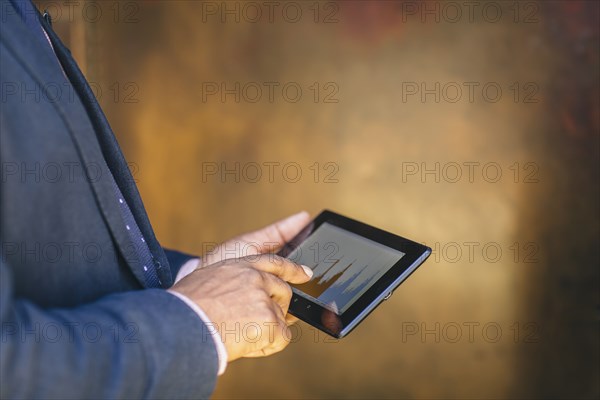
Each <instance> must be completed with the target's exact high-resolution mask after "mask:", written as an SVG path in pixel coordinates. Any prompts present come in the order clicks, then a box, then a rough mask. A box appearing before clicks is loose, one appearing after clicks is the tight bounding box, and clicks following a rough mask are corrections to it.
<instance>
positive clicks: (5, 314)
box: [0, 257, 218, 399]
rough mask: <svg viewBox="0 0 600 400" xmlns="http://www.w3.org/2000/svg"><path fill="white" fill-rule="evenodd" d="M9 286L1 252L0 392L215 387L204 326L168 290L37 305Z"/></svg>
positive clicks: (203, 391) (152, 394)
mask: <svg viewBox="0 0 600 400" xmlns="http://www.w3.org/2000/svg"><path fill="white" fill-rule="evenodd" d="M12 286H13V283H12V278H11V270H10V268H9V267H8V266H7V265H6V264H5V263H4V260H3V259H2V257H0V322H1V324H2V341H1V351H0V382H1V385H0V387H1V389H0V397H1V398H62V399H67V398H77V399H81V398H91V397H94V398H172V397H173V395H174V393H176V394H177V397H178V398H206V397H209V396H210V394H211V392H212V390H213V389H214V385H215V381H216V376H217V368H218V359H217V353H216V349H215V346H214V343H213V340H212V338H211V336H210V333H209V331H208V330H207V327H206V326H205V325H204V324H203V323H202V321H201V320H200V318H198V317H197V316H196V314H195V313H194V311H192V310H191V309H190V308H189V307H188V306H187V305H186V304H184V303H183V302H182V301H181V300H179V299H178V298H177V297H175V296H173V295H171V294H170V293H167V292H166V291H164V290H161V289H148V290H141V291H131V292H124V293H120V294H113V295H108V296H106V297H103V298H101V299H100V300H98V301H96V302H93V303H89V304H86V305H82V306H79V307H75V308H71V309H42V308H39V307H38V306H36V305H34V304H33V303H31V302H29V301H27V300H24V299H19V298H15V297H14V296H13V287H12ZM65 382H67V384H65Z"/></svg>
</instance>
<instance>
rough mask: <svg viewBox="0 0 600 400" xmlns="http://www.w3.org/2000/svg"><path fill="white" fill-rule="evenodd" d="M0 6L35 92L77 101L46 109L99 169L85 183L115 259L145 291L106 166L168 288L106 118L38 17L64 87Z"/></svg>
mask: <svg viewBox="0 0 600 400" xmlns="http://www.w3.org/2000/svg"><path fill="white" fill-rule="evenodd" d="M1 3H2V4H1V5H2V14H3V21H2V24H1V25H2V26H1V32H2V41H3V42H4V43H5V44H6V46H7V47H8V48H9V49H10V50H11V52H12V53H13V54H14V55H15V57H17V59H19V61H20V62H21V63H22V64H23V67H24V68H25V69H26V70H27V71H28V72H29V73H30V74H31V75H32V76H33V77H34V79H35V80H36V81H37V82H38V83H39V85H40V87H42V88H43V87H46V85H48V83H50V82H52V83H55V84H57V85H58V84H59V82H60V85H64V84H66V85H69V84H72V85H73V87H74V88H75V91H76V93H77V95H78V97H79V98H78V99H73V98H70V97H71V96H66V95H65V96H61V97H60V98H59V99H57V100H56V101H52V104H53V105H54V106H55V107H56V108H57V111H58V112H59V113H60V115H61V117H62V118H63V120H64V122H65V125H66V126H67V127H68V128H69V131H70V134H71V137H72V138H73V141H74V142H75V145H76V147H77V149H78V151H79V154H80V156H81V158H82V160H83V162H84V165H93V166H94V167H97V168H99V176H100V177H101V178H100V179H90V180H89V182H90V185H91V186H92V189H93V191H94V193H95V195H96V198H97V200H98V205H99V208H100V210H101V212H102V214H103V216H104V219H105V221H106V223H107V225H108V227H109V229H110V231H111V233H112V234H113V237H114V239H115V242H116V244H117V247H118V248H119V251H120V252H121V255H122V256H123V258H124V259H125V261H126V262H127V264H128V265H129V267H130V268H131V270H132V272H133V274H134V275H135V276H136V278H137V279H138V281H139V282H140V283H141V284H142V285H143V286H145V278H144V272H143V270H142V265H141V264H140V262H139V260H138V259H137V257H135V256H134V255H133V254H132V251H131V247H130V242H129V236H128V234H127V231H126V228H125V226H124V224H123V221H122V218H121V215H120V212H119V210H118V205H117V203H116V200H117V199H116V198H115V195H114V190H113V187H112V184H111V181H110V180H109V179H108V177H109V176H110V174H111V172H110V171H109V169H108V165H112V166H113V172H115V173H114V174H113V176H114V178H115V180H116V181H117V184H118V185H119V188H120V189H121V191H122V193H123V196H125V199H126V201H127V202H128V204H129V206H130V208H131V210H132V212H133V214H134V217H135V219H136V222H137V223H138V225H139V227H140V230H141V231H142V234H143V235H144V237H145V238H146V242H147V244H148V247H149V248H150V251H151V252H152V254H153V255H154V257H155V259H156V260H157V261H158V262H159V263H160V265H161V266H162V267H161V268H159V270H158V275H159V278H160V279H161V281H162V282H163V284H164V285H165V286H170V285H171V284H172V277H171V273H170V270H169V267H168V261H167V258H166V256H165V254H164V251H163V249H162V247H161V246H160V244H159V243H158V241H157V240H156V237H155V236H154V232H153V230H152V227H151V225H150V222H149V220H148V217H147V215H146V212H145V209H144V206H143V203H142V201H141V198H140V196H139V193H138V191H137V188H136V186H135V184H134V180H133V177H132V176H131V173H130V172H129V169H128V167H127V164H126V162H125V159H124V157H123V155H122V153H121V151H120V149H119V146H118V144H117V142H116V139H115V137H114V135H113V133H112V130H111V128H110V126H109V124H108V122H107V120H106V117H105V116H104V114H103V113H102V110H101V109H100V106H99V104H98V102H97V101H96V99H95V97H94V94H93V92H92V91H91V89H90V87H89V85H88V84H87V81H86V80H85V78H84V76H83V74H82V73H81V71H80V70H79V67H78V66H77V64H76V62H75V60H74V59H73V58H72V57H71V54H70V51H69V50H68V49H67V48H66V47H65V46H64V45H63V43H62V42H61V41H60V39H59V38H58V36H57V35H56V34H55V33H54V31H53V30H52V29H51V27H50V26H48V24H47V23H46V22H45V21H44V20H43V18H41V16H40V22H41V23H42V26H43V27H44V29H45V30H46V32H47V34H48V36H49V37H50V40H51V42H52V45H53V46H54V50H55V52H56V55H57V57H58V59H59V60H60V63H61V64H62V68H63V69H64V71H65V73H66V74H67V76H68V77H69V80H70V82H69V81H67V79H66V78H65V76H64V75H63V73H62V70H61V68H60V65H59V64H58V63H57V61H56V59H52V57H51V55H50V54H49V52H48V51H44V48H43V47H42V46H43V45H44V44H43V43H40V41H39V40H38V39H37V38H36V37H34V36H33V34H32V33H31V32H29V30H28V28H27V27H26V26H25V25H24V24H23V22H22V21H21V19H20V17H19V16H18V15H17V14H16V11H15V10H14V9H12V5H11V4H10V3H9V2H8V1H5V0H2V2H1ZM7 7H10V9H12V11H13V13H14V15H11V14H10V13H9V12H6V11H5V10H7ZM0 56H1V55H0ZM60 87H65V86H60ZM75 97H77V96H75ZM79 100H81V102H80V101H79ZM90 121H91V125H90Z"/></svg>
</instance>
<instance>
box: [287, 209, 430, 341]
mask: <svg viewBox="0 0 600 400" xmlns="http://www.w3.org/2000/svg"><path fill="white" fill-rule="evenodd" d="M278 254H279V255H280V256H283V257H286V258H288V259H290V260H292V261H294V262H296V263H298V264H303V265H306V266H308V267H310V268H311V269H312V270H313V272H314V275H313V277H312V279H311V280H310V281H309V282H307V283H304V284H301V285H292V291H293V294H292V300H291V303H290V308H289V312H290V313H291V314H292V315H295V316H296V317H298V318H299V319H301V320H303V321H305V322H307V323H309V324H310V325H312V326H314V327H316V328H318V329H320V330H322V331H324V332H326V333H328V334H329V335H331V336H334V337H336V338H342V337H344V336H346V335H347V334H348V333H349V332H350V331H351V330H352V329H353V328H355V327H356V326H357V325H358V324H359V323H360V322H361V321H362V320H363V319H365V318H366V316H367V315H369V313H370V312H371V311H373V310H374V309H375V307H377V306H378V305H379V304H380V303H381V302H382V301H383V300H386V299H388V298H389V297H390V296H391V295H392V292H393V290H394V289H395V288H396V287H398V285H400V283H402V282H403V281H404V280H405V279H406V278H408V276H409V275H410V274H411V273H412V272H414V271H415V270H416V269H417V267H418V266H419V265H421V264H422V263H423V262H424V261H425V260H426V259H427V257H428V256H429V255H430V254H431V249H430V248H429V247H427V246H424V245H422V244H419V243H416V242H413V241H412V240H408V239H405V238H403V237H400V236H397V235H394V234H392V233H389V232H386V231H383V230H381V229H378V228H375V227H372V226H369V225H367V224H364V223H362V222H359V221H356V220H353V219H350V218H347V217H344V216H342V215H339V214H336V213H334V212H331V211H328V210H325V211H323V212H322V213H321V214H319V215H318V216H317V217H316V218H315V219H314V220H313V221H312V222H311V223H310V224H308V225H307V226H306V227H305V228H304V229H303V230H302V231H301V232H300V233H299V234H298V235H296V237H294V238H293V239H292V240H291V241H290V242H289V243H287V244H286V245H285V246H284V247H283V249H281V251H280V252H279V253H278Z"/></svg>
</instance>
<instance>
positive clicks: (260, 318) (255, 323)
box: [171, 254, 312, 361]
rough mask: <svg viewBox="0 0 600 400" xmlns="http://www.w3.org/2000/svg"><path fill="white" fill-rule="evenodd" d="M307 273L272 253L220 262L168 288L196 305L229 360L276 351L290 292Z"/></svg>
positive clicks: (284, 339) (283, 337)
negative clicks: (203, 313) (213, 329)
mask: <svg viewBox="0 0 600 400" xmlns="http://www.w3.org/2000/svg"><path fill="white" fill-rule="evenodd" d="M311 276H312V271H311V270H310V269H309V268H308V267H303V266H300V265H298V264H295V263H293V262H291V261H289V260H287V259H285V258H282V257H278V256H275V255H273V254H262V255H254V256H245V257H242V258H237V259H230V260H223V261H219V262H217V263H214V264H211V265H208V266H205V267H203V268H199V269H196V270H195V271H194V272H192V273H191V274H189V275H188V276H186V277H185V278H183V279H182V280H180V281H179V282H178V283H176V284H175V286H173V287H172V288H171V290H173V291H176V292H179V293H181V294H183V295H184V296H187V297H188V298H189V299H190V300H192V301H193V302H195V303H196V304H198V306H200V308H202V310H203V311H204V312H205V313H206V315H207V316H208V317H209V318H210V320H211V321H212V322H213V324H214V325H215V328H217V330H218V331H219V334H220V335H221V339H222V340H223V343H224V344H225V348H226V349H227V354H228V361H233V360H236V359H238V358H241V357H262V356H267V355H270V354H273V353H276V352H278V351H281V350H283V349H284V348H285V346H287V345H288V343H289V340H290V338H291V336H290V332H289V328H288V325H287V322H286V318H285V316H286V313H287V310H288V306H289V303H290V299H291V296H292V290H291V288H290V286H289V285H288V284H287V283H286V282H289V283H298V284H299V283H305V282H307V281H309V280H310V278H311Z"/></svg>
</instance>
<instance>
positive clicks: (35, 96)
mask: <svg viewBox="0 0 600 400" xmlns="http://www.w3.org/2000/svg"><path fill="white" fill-rule="evenodd" d="M0 6H1V9H0V13H1V15H0V18H1V25H0V34H1V36H0V81H1V104H0V105H1V110H0V167H1V181H0V243H1V247H0V322H1V323H2V335H1V341H0V346H1V347H0V363H1V364H0V397H1V398H3V399H4V398H61V399H65V398H77V399H81V398H205V397H208V396H210V394H211V393H212V391H213V389H214V386H215V382H216V379H217V376H218V375H219V374H222V373H223V371H224V370H225V368H226V365H227V363H228V362H230V361H232V360H235V359H238V358H241V357H260V356H266V355H270V354H272V353H275V352H277V351H279V350H281V349H283V348H284V347H285V346H286V345H287V344H288V342H289V330H288V324H290V323H292V322H293V321H292V319H291V318H290V317H289V316H287V309H288V306H289V301H290V298H291V290H290V286H289V283H303V282H306V281H308V280H309V279H310V277H311V275H312V272H311V271H310V269H308V268H306V267H303V266H300V265H296V264H294V263H291V262H290V261H288V260H285V259H282V258H278V257H276V256H273V255H270V254H268V253H273V252H274V251H275V250H276V249H277V247H278V246H281V245H283V243H285V242H286V241H288V240H289V239H291V238H292V237H293V236H294V235H295V234H296V233H297V232H298V231H299V229H300V228H301V227H302V226H304V225H305V224H306V223H307V222H308V218H309V217H308V215H307V214H306V213H299V214H296V215H294V216H291V217H289V218H287V219H285V220H283V221H280V222H278V223H275V224H273V225H271V226H269V227H267V228H264V229H262V230H259V231H256V232H253V233H249V234H245V235H242V236H240V237H238V238H235V239H232V241H231V242H228V243H225V244H223V245H221V246H218V247H217V248H215V249H214V250H213V251H211V252H210V254H206V255H204V256H203V257H202V258H198V257H194V256H190V255H186V254H183V253H179V252H176V251H171V250H167V249H163V248H162V247H161V246H160V244H159V243H158V241H157V239H156V237H155V235H154V233H153V231H152V227H151V225H150V222H149V220H148V217H147V215H146V212H145V210H144V206H143V204H142V201H141V199H140V196H139V193H138V191H137V189H136V187H135V184H134V183H133V178H132V176H131V174H130V172H129V169H128V168H127V164H126V162H125V159H124V158H123V155H122V153H121V151H120V149H119V146H118V144H117V142H116V140H115V137H114V135H113V132H112V131H111V128H110V126H109V124H108V122H107V120H106V118H105V116H104V114H103V113H102V110H101V109H100V106H99V105H98V103H97V101H96V99H95V98H94V95H93V93H92V91H91V90H90V87H89V86H88V84H87V82H86V81H85V78H84V77H83V75H82V73H81V71H80V70H79V68H78V67H77V64H76V62H75V61H74V59H73V58H72V57H71V54H70V52H69V50H68V49H67V48H66V47H65V46H64V45H63V44H62V43H61V41H60V40H59V38H58V37H57V36H56V34H55V33H54V32H53V31H52V28H51V26H50V23H49V21H48V19H47V18H44V17H42V16H41V15H40V14H39V13H38V12H37V10H36V9H35V8H34V6H33V4H32V3H31V2H30V0H0ZM64 88H69V89H72V90H65V89H64ZM57 89H59V90H60V92H57ZM168 195H169V194H168V193H165V196H168ZM233 244H237V246H235V247H236V248H238V249H244V250H248V249H252V254H250V253H249V252H246V254H240V253H237V254H231V253H230V251H231V249H232V248H233V246H232V245H233ZM240 244H241V245H240ZM244 244H252V245H251V246H245V245H244Z"/></svg>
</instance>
